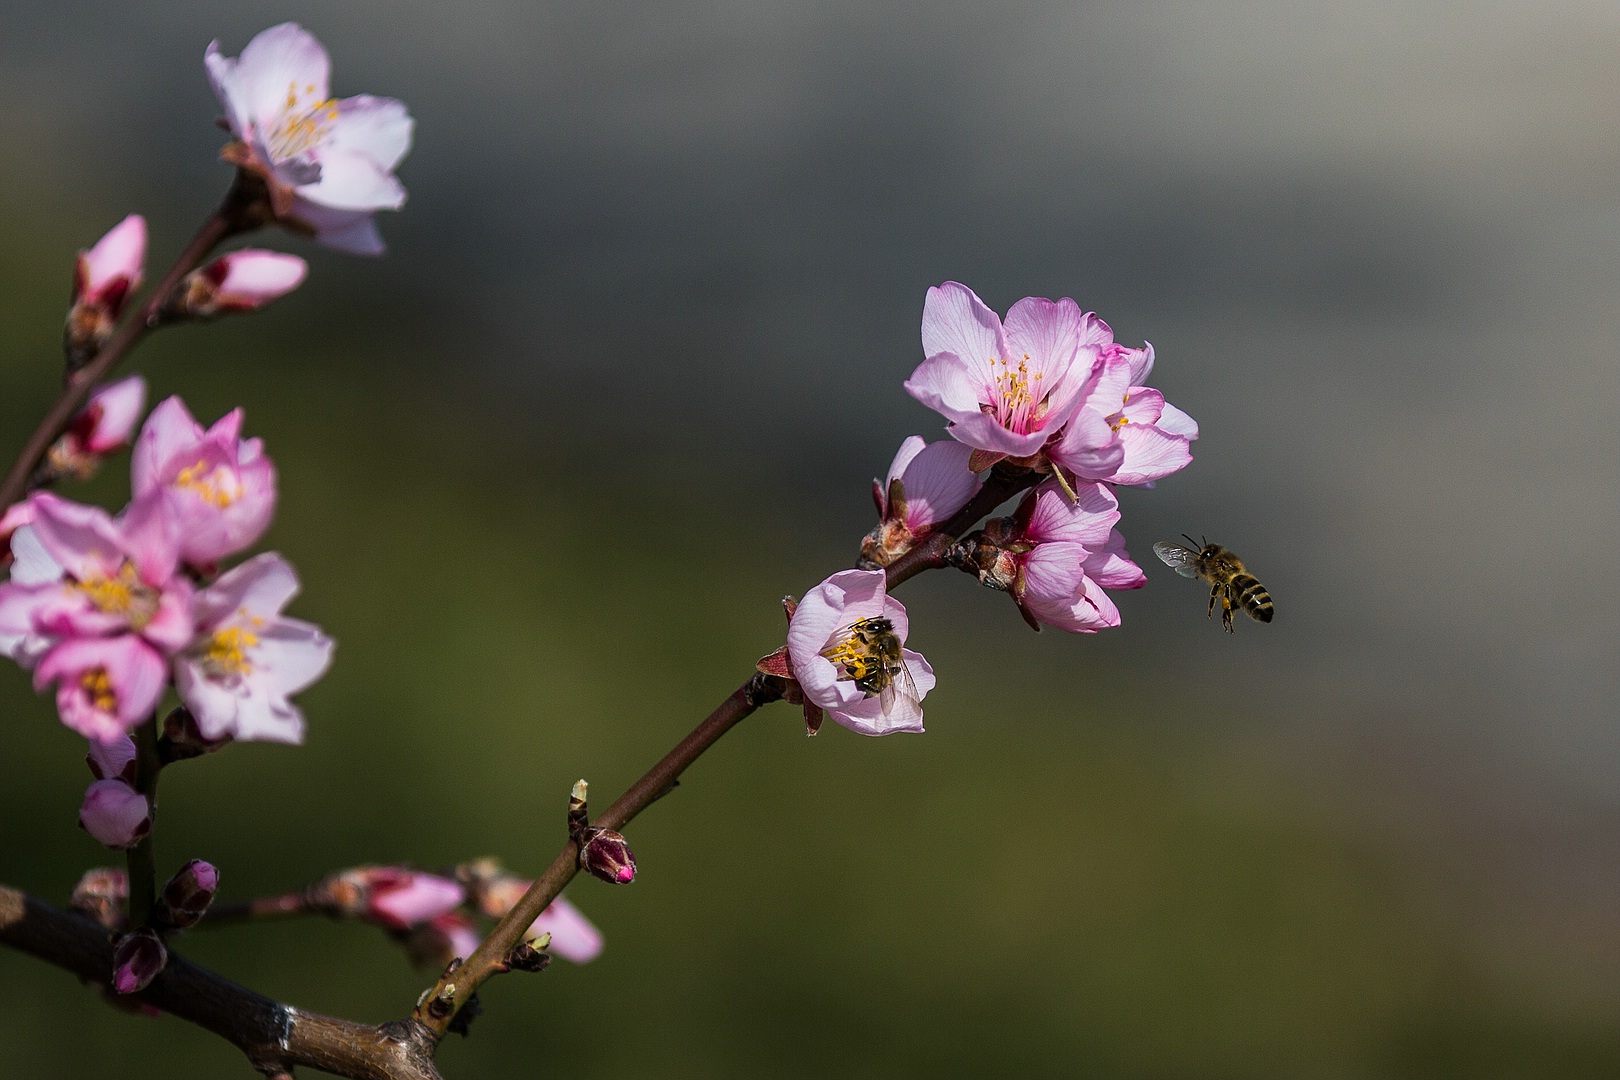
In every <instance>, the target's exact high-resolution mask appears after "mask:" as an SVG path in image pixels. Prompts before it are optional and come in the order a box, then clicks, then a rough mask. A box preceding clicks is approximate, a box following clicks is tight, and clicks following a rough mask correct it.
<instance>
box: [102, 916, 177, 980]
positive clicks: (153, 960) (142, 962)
mask: <svg viewBox="0 0 1620 1080" xmlns="http://www.w3.org/2000/svg"><path fill="white" fill-rule="evenodd" d="M168 962H169V950H168V949H167V948H166V947H165V946H164V944H163V939H162V938H160V937H158V935H157V931H156V930H153V929H152V928H151V927H148V926H143V927H141V928H140V929H138V930H132V931H130V932H129V933H127V934H125V935H124V936H123V937H121V938H119V939H118V944H116V945H114V946H113V974H112V988H113V991H114V992H115V993H119V994H133V993H136V992H137V991H140V990H145V989H146V986H147V984H148V983H150V982H151V981H152V980H153V979H155V978H157V976H158V972H160V971H162V970H163V967H164V965H166V964H167V963H168Z"/></svg>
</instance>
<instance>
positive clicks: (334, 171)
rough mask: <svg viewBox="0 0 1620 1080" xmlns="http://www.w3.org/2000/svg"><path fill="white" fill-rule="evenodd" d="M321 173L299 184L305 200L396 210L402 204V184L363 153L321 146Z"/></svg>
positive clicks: (337, 207)
mask: <svg viewBox="0 0 1620 1080" xmlns="http://www.w3.org/2000/svg"><path fill="white" fill-rule="evenodd" d="M320 163H321V174H320V177H319V178H318V179H317V180H316V181H315V182H314V183H306V184H299V185H298V196H299V198H301V199H303V200H305V201H306V202H312V203H315V204H316V205H319V206H327V207H331V208H332V209H334V210H360V211H370V210H398V209H399V208H400V207H401V206H404V205H405V185H403V184H401V183H400V182H399V180H398V179H397V178H395V176H394V174H393V173H391V172H389V171H388V170H387V169H385V168H383V167H382V166H381V165H379V164H377V163H376V162H375V161H373V160H372V159H371V158H369V157H367V156H366V155H365V154H362V153H358V152H356V151H353V150H335V149H332V148H331V147H323V148H322V149H321V152H320Z"/></svg>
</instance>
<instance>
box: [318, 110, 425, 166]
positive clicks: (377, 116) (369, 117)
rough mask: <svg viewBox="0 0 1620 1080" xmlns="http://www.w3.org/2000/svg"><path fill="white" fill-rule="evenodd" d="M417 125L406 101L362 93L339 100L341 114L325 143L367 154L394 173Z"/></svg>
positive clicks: (408, 147) (409, 144)
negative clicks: (408, 110) (407, 110)
mask: <svg viewBox="0 0 1620 1080" xmlns="http://www.w3.org/2000/svg"><path fill="white" fill-rule="evenodd" d="M415 125H416V122H415V121H414V120H412V119H411V117H410V114H409V113H407V112H406V111H405V103H404V102H402V101H396V100H394V99H393V98H384V97H372V96H371V95H370V94H359V95H357V96H355V97H351V98H344V99H343V100H342V101H340V102H338V117H337V120H336V121H334V122H333V124H332V130H331V131H330V132H329V133H328V134H327V136H326V145H327V146H329V147H331V148H332V149H334V150H352V151H355V152H356V153H360V154H364V155H365V156H366V157H368V158H370V159H371V160H372V161H374V162H376V163H377V164H378V166H380V167H381V168H383V169H386V170H388V171H390V172H392V171H393V169H394V167H395V166H396V165H398V164H399V161H400V159H401V158H403V157H404V156H405V153H406V151H408V150H409V149H410V148H411V133H412V130H413V129H414V128H415ZM323 160H324V158H323Z"/></svg>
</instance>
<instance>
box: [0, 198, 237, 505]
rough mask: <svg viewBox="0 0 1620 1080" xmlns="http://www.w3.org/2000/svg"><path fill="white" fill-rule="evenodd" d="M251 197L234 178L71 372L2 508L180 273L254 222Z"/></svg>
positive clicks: (7, 485)
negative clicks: (135, 302) (130, 310)
mask: <svg viewBox="0 0 1620 1080" xmlns="http://www.w3.org/2000/svg"><path fill="white" fill-rule="evenodd" d="M248 197H249V196H248V195H247V194H246V193H245V192H244V190H243V187H242V184H241V183H240V181H238V182H237V183H235V184H233V185H232V186H231V190H230V192H229V193H228V194H226V196H225V200H224V201H223V202H222V203H221V204H220V207H219V209H218V210H215V211H214V212H213V213H212V214H210V215H209V216H208V219H207V220H206V221H204V222H203V223H202V227H201V228H199V229H198V230H197V234H196V235H195V236H193V237H192V238H191V243H189V244H187V245H186V248H185V250H184V251H182V252H181V253H180V257H179V258H177V259H176V260H175V261H174V265H173V266H171V267H169V270H168V272H167V273H165V274H164V275H163V277H162V278H161V279H160V280H159V281H158V283H157V284H156V285H155V286H153V288H152V291H151V293H150V294H148V295H147V298H146V301H145V302H144V303H143V304H142V305H141V306H140V309H139V310H138V311H136V312H135V314H134V315H132V316H130V317H128V318H126V319H125V321H124V323H123V325H122V326H120V327H119V328H118V330H117V331H116V332H115V333H114V334H113V336H112V337H111V338H110V339H109V340H108V341H107V343H106V344H105V345H103V346H102V347H101V350H100V351H99V352H97V353H96V355H95V356H93V357H91V359H90V360H89V362H88V363H86V364H85V365H84V366H83V367H81V368H79V369H78V370H77V371H74V372H72V373H71V374H69V375H68V377H67V381H66V383H65V384H64V385H63V387H62V393H61V394H60V395H58V397H57V399H56V401H55V403H54V404H52V405H51V407H50V409H49V411H47V412H46V413H45V417H44V419H42V420H41V421H40V422H39V426H38V427H37V428H35V429H34V433H33V434H32V435H30V436H29V437H28V441H27V442H26V443H24V444H23V448H22V452H21V453H20V454H18V455H17V460H16V461H14V462H12V465H11V471H10V472H8V473H7V474H6V478H5V480H4V481H3V482H0V509H4V508H5V507H7V506H10V505H11V504H12V503H14V502H16V501H17V500H18V499H21V498H22V497H23V496H24V495H26V494H28V483H29V480H30V478H31V477H33V475H34V470H35V468H36V467H37V466H38V465H39V463H40V461H41V460H42V459H43V458H44V457H45V453H46V451H48V450H49V449H50V448H51V444H53V443H54V442H56V439H57V437H58V436H59V435H61V434H62V432H63V431H64V430H66V428H67V426H68V423H69V422H70V421H71V420H72V419H73V415H74V413H76V412H77V411H78V409H79V406H80V405H82V404H83V403H84V399H85V397H86V396H87V395H89V393H90V390H91V388H92V387H94V386H95V385H96V384H97V383H98V382H100V381H101V380H102V379H105V378H106V377H107V374H108V373H109V372H111V371H112V369H113V368H114V367H116V366H117V364H118V362H119V361H120V360H122V359H123V358H124V356H125V355H126V354H128V352H129V351H130V350H131V349H132V348H134V347H135V345H136V344H137V343H139V342H140V340H141V339H142V338H144V337H145V336H146V335H147V334H148V333H149V332H150V331H151V330H152V329H153V327H155V326H157V324H158V321H159V316H160V315H161V314H162V311H163V304H164V301H166V300H167V299H168V298H169V294H170V293H171V292H173V291H174V287H175V286H176V285H178V284H179V283H180V279H181V278H183V277H185V276H186V275H187V274H189V273H190V272H191V271H193V270H195V269H196V268H197V267H198V266H199V265H201V263H202V261H203V259H205V258H207V257H208V253H209V252H211V251H213V250H214V248H216V247H217V246H219V243H220V242H221V241H222V240H224V239H225V238H226V237H229V236H232V235H234V234H235V233H238V232H241V231H243V230H244V229H246V228H248V227H250V226H249V225H248V224H246V222H247V220H248V215H247V213H246V210H245V208H244V202H243V200H244V199H246V198H248Z"/></svg>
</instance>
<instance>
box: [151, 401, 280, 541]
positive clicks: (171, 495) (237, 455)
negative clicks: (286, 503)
mask: <svg viewBox="0 0 1620 1080" xmlns="http://www.w3.org/2000/svg"><path fill="white" fill-rule="evenodd" d="M241 433H242V410H241V409H233V410H232V411H231V412H228V413H226V414H225V415H224V416H222V417H220V419H219V420H218V421H216V422H215V423H214V426H213V427H211V428H209V429H207V430H206V431H204V430H203V427H202V425H201V424H199V423H197V421H196V420H194V419H192V416H191V413H190V411H188V410H187V409H186V406H185V403H184V402H183V401H181V400H180V399H179V398H178V397H170V398H166V399H164V400H163V401H162V402H161V403H159V405H158V406H157V408H155V409H153V410H152V415H150V416H148V417H147V418H146V425H145V426H144V427H143V428H142V429H141V434H140V438H139V439H137V440H136V443H135V451H134V454H133V455H132V458H131V462H130V471H131V476H132V484H133V487H134V492H135V497H136V499H137V500H139V499H142V498H146V497H150V496H154V495H157V496H158V497H160V498H161V499H162V500H163V504H164V507H165V509H166V510H167V512H168V516H169V517H170V518H171V519H172V520H173V522H174V528H175V530H176V532H177V535H178V537H179V545H180V555H181V557H182V558H184V559H185V561H186V562H188V563H190V564H192V565H194V566H206V565H209V564H211V563H213V562H215V561H216V560H218V559H221V558H224V557H225V556H227V555H234V554H236V553H237V552H240V551H242V550H244V549H246V548H247V547H249V546H251V545H252V544H253V543H254V541H256V540H258V539H259V537H260V536H262V535H264V530H265V529H267V528H269V526H270V519H271V517H272V516H273V515H274V513H275V508H276V470H275V466H274V465H272V464H271V463H270V459H269V458H267V457H265V456H264V444H263V443H262V442H261V441H260V440H259V439H243V438H241Z"/></svg>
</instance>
